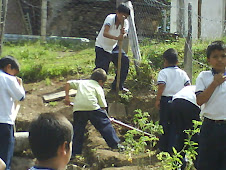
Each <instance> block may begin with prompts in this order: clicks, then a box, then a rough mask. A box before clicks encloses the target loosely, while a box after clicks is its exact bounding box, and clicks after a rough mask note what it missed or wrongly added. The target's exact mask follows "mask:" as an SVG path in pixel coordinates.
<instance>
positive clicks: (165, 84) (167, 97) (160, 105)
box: [155, 48, 190, 152]
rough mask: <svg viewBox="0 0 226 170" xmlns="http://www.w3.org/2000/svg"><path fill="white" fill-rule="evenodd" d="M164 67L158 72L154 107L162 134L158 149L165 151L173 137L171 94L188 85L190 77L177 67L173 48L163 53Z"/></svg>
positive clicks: (167, 149)
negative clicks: (157, 113)
mask: <svg viewBox="0 0 226 170" xmlns="http://www.w3.org/2000/svg"><path fill="white" fill-rule="evenodd" d="M163 59H164V69H162V70H161V71H160V72H159V74H158V80H157V84H158V91H157V96H156V102H155V107H156V108H157V109H160V110H159V115H160V119H159V123H160V125H162V126H163V131H164V134H163V135H161V137H160V140H159V149H160V150H161V151H165V152H171V147H172V144H173V143H172V142H173V139H174V137H173V136H174V135H175V134H174V133H173V131H174V130H175V129H173V128H172V120H171V119H172V113H171V108H170V107H171V105H170V103H171V101H172V96H173V95H175V94H176V93H177V92H178V91H180V90H181V89H182V88H183V87H184V86H187V85H190V79H189V77H188V75H187V73H186V72H185V71H183V70H181V69H180V68H179V67H177V63H178V54H177V51H176V50H175V49H173V48H170V49H168V50H166V51H165V52H164V53H163Z"/></svg>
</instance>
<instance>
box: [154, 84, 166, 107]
mask: <svg viewBox="0 0 226 170" xmlns="http://www.w3.org/2000/svg"><path fill="white" fill-rule="evenodd" d="M165 87H166V85H165V84H159V85H158V92H157V96H156V100H155V107H156V108H157V109H159V107H160V99H161V96H162V93H163V91H164V89H165Z"/></svg>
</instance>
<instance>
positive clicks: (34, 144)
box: [29, 113, 73, 170]
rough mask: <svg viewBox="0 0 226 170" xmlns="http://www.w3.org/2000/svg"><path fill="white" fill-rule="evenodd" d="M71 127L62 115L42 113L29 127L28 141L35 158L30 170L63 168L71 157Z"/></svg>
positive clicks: (61, 169) (57, 169)
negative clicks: (34, 163) (35, 160)
mask: <svg viewBox="0 0 226 170" xmlns="http://www.w3.org/2000/svg"><path fill="white" fill-rule="evenodd" d="M72 137H73V127H72V124H71V123H70V122H69V121H68V120H67V119H66V118H65V117H64V116H63V115H60V114H56V113H42V114H40V115H39V117H38V118H37V119H34V120H33V121H32V122H31V124H30V127H29V143H30V146H31V150H32V153H33V154H34V156H35V158H37V163H36V165H35V166H33V167H31V168H30V170H64V169H65V167H66V165H67V163H68V162H69V160H70V158H71V150H72Z"/></svg>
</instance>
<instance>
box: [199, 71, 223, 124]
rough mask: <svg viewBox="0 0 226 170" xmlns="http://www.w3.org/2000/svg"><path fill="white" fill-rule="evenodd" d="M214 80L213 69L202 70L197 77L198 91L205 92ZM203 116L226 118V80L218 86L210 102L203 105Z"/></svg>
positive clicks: (214, 118) (213, 118)
mask: <svg viewBox="0 0 226 170" xmlns="http://www.w3.org/2000/svg"><path fill="white" fill-rule="evenodd" d="M213 80H214V73H213V72H212V71H202V72H201V73H200V74H199V76H198V77H197V79H196V90H195V91H196V93H200V92H203V91H204V90H205V89H206V88H207V87H209V85H210V84H211V83H212V82H213ZM201 116H204V117H207V118H209V119H212V120H226V81H225V82H224V83H222V84H221V85H219V86H217V88H216V89H215V90H214V92H213V94H212V95H211V97H210V98H209V100H208V102H206V103H205V104H203V105H202V109H201Z"/></svg>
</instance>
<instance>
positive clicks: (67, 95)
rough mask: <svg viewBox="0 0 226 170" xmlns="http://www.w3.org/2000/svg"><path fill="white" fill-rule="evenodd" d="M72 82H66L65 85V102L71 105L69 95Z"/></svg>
mask: <svg viewBox="0 0 226 170" xmlns="http://www.w3.org/2000/svg"><path fill="white" fill-rule="evenodd" d="M69 90H70V84H69V83H66V85H65V104H66V105H70V102H71V101H70V97H69Z"/></svg>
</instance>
